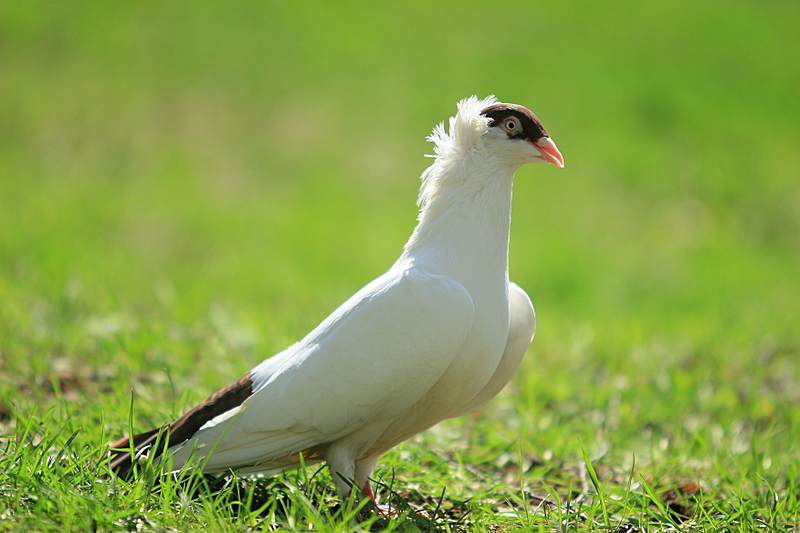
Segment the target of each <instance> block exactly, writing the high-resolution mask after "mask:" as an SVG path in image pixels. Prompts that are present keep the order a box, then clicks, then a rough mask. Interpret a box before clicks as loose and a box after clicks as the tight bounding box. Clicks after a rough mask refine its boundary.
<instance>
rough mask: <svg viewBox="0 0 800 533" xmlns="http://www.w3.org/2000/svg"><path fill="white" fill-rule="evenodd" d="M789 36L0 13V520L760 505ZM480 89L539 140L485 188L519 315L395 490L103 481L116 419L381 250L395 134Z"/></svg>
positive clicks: (676, 510)
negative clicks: (501, 207) (548, 148)
mask: <svg viewBox="0 0 800 533" xmlns="http://www.w3.org/2000/svg"><path fill="white" fill-rule="evenodd" d="M798 27H800V8H799V7H798V5H797V3H796V2H791V1H777V2H771V3H769V4H764V3H759V2H755V1H752V0H743V1H738V2H728V3H725V4H720V3H718V2H689V1H687V0H671V1H669V2H662V3H660V4H658V5H655V4H652V3H632V2H623V1H614V0H611V1H610V2H603V3H594V2H562V3H558V2H556V3H553V2H549V3H546V4H544V3H534V2H512V3H505V4H503V5H502V6H491V5H486V4H481V3H478V2H460V3H455V2H441V3H435V4H434V5H430V3H422V2H420V3H414V4H411V3H373V4H370V5H366V6H364V5H358V4H355V3H341V2H340V3H337V4H336V5H335V6H333V5H331V6H326V5H324V4H313V3H308V4H298V3H282V2H259V3H256V2H244V3H219V4H218V5H213V4H210V3H203V2H200V3H197V2H195V3H193V4H191V5H181V4H163V3H156V2H140V3H135V4H130V5H127V4H125V5H122V4H119V5H118V4H117V3H107V2H83V3H81V4H80V5H74V4H70V3H44V2H42V3H38V2H5V3H2V4H0V102H2V105H0V435H2V437H0V531H86V530H92V531H94V530H96V531H126V530H144V531H167V530H179V531H248V530H266V529H269V528H270V527H274V528H282V529H286V530H301V531H302V530H307V529H309V528H312V527H313V528H314V529H316V530H318V531H342V530H354V529H356V527H357V526H356V525H355V524H356V522H358V521H366V524H365V525H364V526H363V527H364V528H365V529H369V528H373V529H379V528H388V529H390V530H396V531H417V530H421V531H429V530H441V531H448V530H451V531H487V530H490V531H513V530H518V529H521V530H526V531H527V530H530V531H552V530H554V529H555V530H560V531H573V530H576V531H582V530H593V531H598V530H600V531H618V532H621V533H622V532H629V533H632V532H634V531H663V530H682V531H684V530H685V531H690V530H691V531H778V530H780V531H786V530H794V529H796V528H797V524H798V521H799V520H800V516H799V515H800V503H799V502H798V500H799V499H800V472H799V470H800V467H798V457H800V446H799V445H798V443H800V361H799V360H798V346H799V345H800V333H799V332H798V324H800V281H798V272H800V238H799V237H798V236H799V235H800V150H798V139H800V99H798V98H797V90H798V88H800V67H799V65H800V33H798V31H797V28H798ZM490 93H494V94H497V96H498V97H499V98H500V99H501V100H504V101H511V102H517V103H521V104H524V105H527V106H529V107H531V108H532V109H533V110H534V111H535V112H536V113H537V114H538V115H539V117H540V118H541V119H542V121H543V123H544V124H545V125H546V127H547V128H548V130H549V131H550V133H551V135H552V136H553V138H554V139H555V141H556V142H557V143H558V146H559V148H561V150H562V152H563V153H564V156H565V158H566V163H567V166H566V168H565V169H563V170H559V169H556V168H544V167H542V166H536V167H535V168H534V167H526V168H524V169H522V170H521V171H520V172H519V173H518V176H517V181H516V186H515V198H514V224H513V231H512V242H511V277H512V279H514V280H515V281H516V282H517V283H519V284H520V285H521V286H522V287H524V288H525V289H526V290H527V292H528V293H529V294H530V295H531V298H532V299H533V301H534V305H535V307H536V310H537V318H538V330H537V334H536V339H535V340H534V344H533V346H532V348H531V350H530V351H529V353H528V354H527V356H526V359H525V361H524V363H523V365H522V368H521V369H520V371H519V373H518V375H517V376H516V377H515V379H514V381H513V382H512V384H511V385H510V386H509V387H508V388H507V390H506V391H504V393H503V394H502V395H501V396H500V397H498V398H497V399H496V400H495V401H494V402H493V403H491V404H490V405H489V406H488V407H487V408H485V409H484V410H483V411H481V412H480V413H478V414H476V415H474V416H470V417H467V418H464V419H458V420H452V421H448V422H446V423H444V424H441V425H440V426H438V427H436V428H434V429H433V430H431V431H429V432H427V433H425V434H423V435H420V436H418V437H416V438H414V439H412V440H410V441H409V442H407V443H404V444H402V445H401V446H398V447H397V448H396V449H394V450H392V451H391V452H389V453H387V454H386V456H385V458H384V459H383V460H382V462H381V463H380V465H379V469H378V472H377V475H378V476H379V481H380V482H381V483H382V484H383V485H382V488H381V493H382V495H383V497H384V499H388V500H390V501H392V502H393V503H394V505H395V506H396V507H398V508H399V509H401V510H406V511H408V512H407V513H406V514H405V515H401V516H400V517H395V518H386V517H382V516H380V515H379V514H376V513H374V512H372V513H370V512H369V511H368V510H365V511H361V512H360V514H359V516H360V517H361V518H359V519H358V520H355V519H353V516H352V515H353V513H354V512H355V511H348V510H347V509H345V510H342V509H340V508H338V507H336V505H337V502H336V500H335V498H334V496H333V493H332V491H331V483H330V479H329V476H328V473H327V472H326V471H325V470H318V469H316V468H309V469H307V470H302V471H299V472H296V473H292V474H287V475H286V476H284V477H277V478H272V479H268V480H262V481H259V482H245V481H239V480H230V479H226V480H222V481H217V482H212V481H209V480H204V479H202V478H201V477H198V476H197V475H194V474H191V473H189V474H187V475H186V477H185V478H184V479H175V478H172V477H164V476H159V475H158V471H159V470H158V469H159V468H160V467H159V466H158V465H155V466H154V467H153V468H152V469H148V470H147V471H146V472H144V473H143V475H142V476H141V477H140V478H139V479H138V480H137V481H134V482H130V483H127V482H120V481H118V480H115V479H113V478H108V477H105V476H104V471H105V470H104V466H103V458H104V453H105V448H106V445H107V443H108V442H110V441H111V440H112V439H115V438H117V437H119V436H120V435H121V434H123V433H125V432H127V431H128V429H129V425H130V422H129V420H132V422H133V425H134V427H135V429H147V428H149V427H152V426H154V425H158V424H161V423H163V422H164V421H166V420H167V419H169V418H171V417H173V416H175V415H177V414H179V413H180V412H181V411H182V410H184V409H185V408H186V407H188V406H190V405H191V404H193V403H194V402H196V401H199V400H201V399H202V398H204V397H205V396H206V395H207V394H208V393H210V392H212V391H214V390H216V389H217V388H219V387H221V386H222V385H225V384H227V383H228V382H229V381H230V380H232V379H235V378H236V377H238V376H239V375H241V374H242V373H243V372H245V371H247V370H248V369H249V368H251V367H252V366H253V365H254V364H256V363H257V362H259V361H261V360H262V359H264V358H265V357H268V356H270V355H271V354H273V353H275V352H277V351H278V350H280V349H282V348H284V347H285V346H287V345H288V344H290V343H291V342H293V341H295V340H297V339H298V338H300V337H301V336H303V335H304V334H305V333H307V332H308V331H309V330H310V329H311V328H312V327H314V326H315V325H316V324H317V323H318V322H319V321H320V320H321V319H322V318H324V317H325V316H326V315H327V314H328V313H329V312H330V311H331V310H333V309H334V308H335V307H336V306H337V305H338V304H339V303H341V302H342V301H343V300H344V299H345V298H347V297H348V296H350V294H352V293H353V292H354V291H355V290H357V289H358V288H360V287H361V286H362V285H363V284H364V283H366V282H367V281H369V280H371V279H372V278H374V277H375V276H377V275H379V274H380V273H382V272H383V271H384V270H385V269H386V268H388V266H389V265H390V264H391V263H392V262H393V260H394V259H395V258H396V256H397V255H398V254H399V252H400V250H401V248H402V245H403V243H404V242H405V239H406V238H407V236H408V235H409V234H410V231H411V229H412V228H413V226H414V217H415V215H416V210H415V206H414V200H415V198H416V192H417V187H418V185H419V182H418V181H417V176H418V175H419V173H420V172H421V171H422V170H423V169H424V168H425V166H426V165H427V164H428V163H429V160H426V159H425V158H423V157H422V155H423V154H425V153H430V152H431V148H430V146H429V145H428V144H427V143H426V142H425V141H424V137H425V135H427V134H428V133H429V132H430V129H431V128H432V126H433V125H434V124H435V123H436V122H438V121H441V120H443V119H445V118H447V117H448V116H449V115H450V114H452V113H453V111H454V109H455V105H454V104H455V102H456V101H457V100H458V99H460V98H463V97H465V96H468V95H470V94H479V95H481V96H483V95H486V94H490ZM132 398H133V404H132V403H131V402H132ZM131 405H133V411H131ZM412 511H420V512H421V513H422V515H417V514H415V513H414V512H412ZM426 517H427V518H426Z"/></svg>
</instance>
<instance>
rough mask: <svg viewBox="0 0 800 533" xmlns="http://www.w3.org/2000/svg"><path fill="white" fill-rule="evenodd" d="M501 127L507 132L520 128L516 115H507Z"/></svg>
mask: <svg viewBox="0 0 800 533" xmlns="http://www.w3.org/2000/svg"><path fill="white" fill-rule="evenodd" d="M503 128H505V130H506V131H507V132H509V133H516V132H518V131H519V130H521V129H522V128H521V127H520V124H519V120H517V119H516V117H509V118H507V119H505V120H504V121H503Z"/></svg>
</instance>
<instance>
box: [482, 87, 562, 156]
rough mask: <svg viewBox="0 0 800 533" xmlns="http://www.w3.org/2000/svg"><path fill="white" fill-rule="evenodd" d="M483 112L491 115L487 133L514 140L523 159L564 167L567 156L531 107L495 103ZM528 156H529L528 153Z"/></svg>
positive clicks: (498, 139)
mask: <svg viewBox="0 0 800 533" xmlns="http://www.w3.org/2000/svg"><path fill="white" fill-rule="evenodd" d="M480 114H481V115H482V116H484V117H486V118H487V119H488V125H489V129H488V132H487V133H488V134H489V135H490V136H491V137H493V138H495V139H496V142H504V143H507V142H509V141H511V142H512V145H516V146H517V147H518V148H519V150H520V151H521V155H522V156H523V158H524V159H530V160H531V161H525V162H535V163H551V164H553V165H556V166H557V167H562V168H563V167H564V158H563V156H562V155H561V152H559V151H558V148H556V144H555V143H554V142H553V141H552V139H550V136H549V135H548V134H547V130H546V129H545V128H544V126H543V125H542V123H541V121H539V119H538V118H537V117H536V115H534V114H533V112H531V110H530V109H528V108H527V107H524V106H521V105H515V104H501V103H497V104H493V105H490V106H489V107H486V108H485V109H483V110H482V111H481V112H480ZM525 156H527V157H525Z"/></svg>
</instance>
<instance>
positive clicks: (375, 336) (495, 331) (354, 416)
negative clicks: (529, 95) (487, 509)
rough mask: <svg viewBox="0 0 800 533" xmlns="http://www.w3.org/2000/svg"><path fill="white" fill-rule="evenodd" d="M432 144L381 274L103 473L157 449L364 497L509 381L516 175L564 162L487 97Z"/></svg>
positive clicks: (520, 326) (519, 310)
mask: <svg viewBox="0 0 800 533" xmlns="http://www.w3.org/2000/svg"><path fill="white" fill-rule="evenodd" d="M429 140H430V141H432V142H433V143H434V144H435V148H434V151H435V153H436V155H435V156H434V157H435V160H434V162H433V164H432V165H431V166H430V167H429V168H428V169H427V170H425V172H423V174H422V187H421V189H420V194H419V201H418V203H419V205H420V207H421V210H420V214H419V224H418V225H417V227H416V229H415V230H414V233H413V234H412V235H411V238H410V239H409V241H408V243H407V244H406V245H405V248H404V250H403V253H402V255H401V256H400V258H399V259H398V260H397V262H396V263H395V264H394V265H393V266H392V267H391V268H390V269H389V271H388V272H386V273H385V274H383V275H382V276H380V277H379V278H377V279H376V280H374V281H373V282H371V283H369V284H368V285H367V286H366V287H364V288H363V289H361V290H360V291H358V292H357V293H356V294H355V295H354V296H353V297H351V298H350V299H349V300H347V301H346V302H345V303H344V304H342V305H341V307H339V308H338V309H337V310H336V311H334V312H333V314H331V315H330V316H329V317H328V318H326V319H325V320H324V321H323V322H322V323H321V324H320V325H319V326H317V327H316V328H315V329H314V330H313V331H312V332H311V333H309V334H308V335H307V336H306V337H305V338H304V339H302V340H301V341H299V342H297V343H296V344H294V345H292V346H290V347H289V348H287V349H286V350H284V351H282V352H280V353H279V354H277V355H275V356H273V357H271V358H269V359H267V360H265V361H264V362H263V363H261V364H260V365H258V366H257V367H255V368H254V369H253V370H252V371H250V372H249V373H248V374H247V375H245V376H244V377H242V378H241V379H239V380H238V381H236V382H235V383H233V384H232V385H230V386H228V387H226V388H225V389H223V390H221V391H219V392H217V393H216V394H214V395H213V396H211V397H210V398H208V399H207V400H206V401H204V402H203V403H201V404H200V405H198V406H196V407H195V408H193V409H192V410H190V411H189V412H187V413H186V414H185V415H184V416H182V417H181V418H179V419H178V420H176V421H175V422H172V423H171V424H167V425H165V426H163V427H161V428H156V429H153V430H151V431H148V432H146V433H142V434H139V435H135V436H133V437H127V438H123V439H121V440H119V441H118V442H116V443H114V444H112V448H113V449H116V450H115V451H113V452H112V460H111V462H110V467H111V469H112V470H113V471H114V472H116V473H117V474H119V475H121V476H127V475H128V474H129V473H130V472H131V470H132V463H133V462H134V461H135V457H134V456H138V455H141V454H149V455H150V456H151V457H155V456H157V455H159V454H160V453H162V451H163V450H165V449H167V448H168V453H169V454H171V455H172V464H173V466H174V468H175V469H179V468H182V467H184V466H185V465H186V464H187V462H189V463H190V466H191V465H196V466H197V467H198V468H202V469H203V471H204V472H206V473H210V474H214V473H224V472H228V471H231V470H233V471H236V472H239V473H244V474H252V473H263V474H266V475H270V474H276V473H280V472H285V471H287V470H291V469H295V468H297V467H299V466H300V465H302V464H305V465H309V464H313V463H316V462H320V461H326V462H327V463H328V467H329V468H330V471H331V477H332V478H333V481H334V483H336V486H337V488H338V490H339V493H340V495H342V496H343V497H347V496H349V494H350V492H351V488H352V487H353V486H357V487H359V488H360V489H361V490H362V491H363V492H364V494H366V495H367V496H369V497H371V498H372V497H374V493H373V490H372V487H371V484H370V477H371V476H372V474H373V472H374V470H375V466H376V463H377V461H378V458H379V457H380V456H381V454H382V453H384V452H386V451H387V450H389V449H390V448H392V447H393V446H395V445H397V444H399V443H400V442H402V441H404V440H406V439H408V438H409V437H411V436H412V435H415V434H416V433H419V432H421V431H423V430H425V429H427V428H429V427H431V426H433V425H434V424H436V423H438V422H440V421H441V420H444V419H446V418H451V417H455V416H460V415H464V414H466V413H469V412H471V411H474V410H476V409H478V408H480V407H481V406H483V405H484V404H486V402H488V401H489V400H490V399H491V398H493V397H494V396H495V395H496V394H497V393H498V392H499V391H500V390H501V389H502V388H503V387H504V386H505V385H506V383H508V381H509V380H510V379H511V376H512V375H513V374H514V372H515V371H516V369H517V366H518V365H519V363H520V361H521V360H522V357H523V355H524V354H525V351H526V350H527V348H528V346H529V345H530V343H531V340H532V339H533V333H534V327H535V318H534V312H533V306H532V305H531V301H530V299H529V298H528V295H527V294H525V292H524V291H523V290H522V289H520V288H519V287H518V286H517V285H515V284H514V283H511V282H509V280H508V243H509V230H510V224H511V189H512V182H513V177H514V173H515V172H516V170H517V169H518V168H519V167H521V166H522V165H524V164H526V163H552V164H554V165H556V166H558V167H563V166H564V159H563V157H562V156H561V153H560V152H559V151H558V148H556V145H555V143H553V141H552V140H551V139H550V137H549V135H548V134H547V131H546V130H545V129H544V127H543V126H542V124H541V122H539V120H538V119H537V118H536V116H535V115H534V114H533V113H531V111H530V110H528V109H527V108H525V107H523V106H519V105H513V104H503V103H498V102H497V100H496V99H495V98H494V97H493V96H490V97H488V98H485V99H482V100H481V99H479V98H477V97H475V96H473V97H470V98H466V99H464V100H462V101H461V102H459V103H458V112H457V113H456V115H455V116H454V117H451V118H450V126H449V129H448V131H445V128H444V124H439V125H438V126H436V128H435V129H434V130H433V134H432V135H431V136H430V137H429ZM301 455H302V457H301Z"/></svg>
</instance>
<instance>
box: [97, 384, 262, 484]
mask: <svg viewBox="0 0 800 533" xmlns="http://www.w3.org/2000/svg"><path fill="white" fill-rule="evenodd" d="M252 394H253V388H252V381H251V379H250V374H249V373H248V374H245V375H244V376H242V377H241V378H240V379H239V380H237V381H235V382H234V383H231V384H230V385H228V386H227V387H225V388H224V389H222V390H221V391H219V392H216V393H215V394H213V395H212V396H210V397H209V398H207V399H206V400H205V401H204V402H202V403H200V404H199V405H197V406H196V407H194V408H192V409H190V410H189V411H188V412H187V413H186V414H185V415H183V416H182V417H180V418H179V419H177V420H176V421H175V422H172V423H171V424H167V425H165V426H162V427H160V428H155V429H151V430H150V431H146V432H144V433H139V434H137V435H134V436H133V437H125V438H122V439H119V440H118V441H116V442H114V443H113V444H111V446H110V448H111V449H110V451H109V456H110V461H109V463H108V466H109V468H110V469H111V471H112V472H114V473H115V474H116V475H118V476H119V477H121V478H123V479H127V478H128V477H129V476H130V475H131V470H132V468H133V462H134V460H135V457H136V455H137V454H139V453H141V452H142V451H143V450H145V449H148V448H149V449H148V452H147V453H148V456H149V457H150V458H152V459H155V458H156V457H159V456H160V455H161V454H163V453H164V451H165V450H166V449H167V448H169V447H171V446H175V445H176V444H180V443H181V442H185V441H187V440H189V439H190V438H192V436H194V434H195V433H197V430H199V429H200V428H201V427H203V424H205V423H206V422H208V421H209V420H211V419H213V418H214V417H216V416H218V415H221V414H222V413H224V412H225V411H229V410H231V409H233V408H234V407H237V406H239V405H241V404H242V403H244V401H245V400H246V399H247V398H249V397H250V396H251V395H252ZM131 441H133V450H131ZM131 452H133V453H131Z"/></svg>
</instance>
